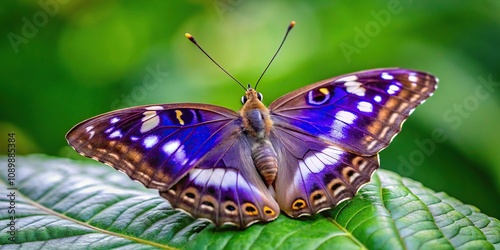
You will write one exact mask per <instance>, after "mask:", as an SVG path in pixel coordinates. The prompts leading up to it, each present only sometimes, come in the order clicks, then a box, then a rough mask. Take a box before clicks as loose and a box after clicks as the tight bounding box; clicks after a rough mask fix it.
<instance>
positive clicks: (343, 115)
mask: <svg viewBox="0 0 500 250" xmlns="http://www.w3.org/2000/svg"><path fill="white" fill-rule="evenodd" d="M335 118H336V119H338V120H341V121H343V122H345V123H348V124H352V123H353V122H354V120H355V119H356V118H357V116H356V115H355V114H353V113H351V112H347V111H343V110H341V111H339V112H337V114H335Z"/></svg>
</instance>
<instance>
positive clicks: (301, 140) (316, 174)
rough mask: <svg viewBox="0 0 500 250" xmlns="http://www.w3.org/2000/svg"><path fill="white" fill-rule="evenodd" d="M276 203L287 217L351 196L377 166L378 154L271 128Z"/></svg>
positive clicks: (367, 179)
mask: <svg viewBox="0 0 500 250" xmlns="http://www.w3.org/2000/svg"><path fill="white" fill-rule="evenodd" d="M270 140H271V142H272V144H273V145H274V148H275V149H276V153H277V154H278V164H279V166H280V168H278V174H277V175H276V181H275V188H276V194H277V195H276V199H277V201H278V204H279V206H280V208H281V210H283V211H284V212H285V213H286V214H288V215H289V216H291V217H300V216H303V215H312V214H316V213H318V212H320V211H322V210H325V209H330V208H332V207H335V205H337V204H338V203H340V202H342V201H344V200H346V199H350V198H352V197H353V196H354V195H355V194H356V193H357V192H358V190H359V189H360V188H361V187H362V186H363V185H364V184H366V183H368V182H369V181H370V178H371V176H372V174H373V172H374V171H375V170H376V169H377V168H378V167H379V162H378V155H373V156H361V155H356V154H354V153H350V152H348V151H346V150H344V149H343V148H342V147H340V146H336V145H332V144H328V143H326V142H323V141H321V140H318V139H317V138H316V137H313V136H310V135H306V134H302V133H298V132H296V131H292V130H283V129H280V128H277V129H275V130H274V131H273V132H272V134H271V138H270Z"/></svg>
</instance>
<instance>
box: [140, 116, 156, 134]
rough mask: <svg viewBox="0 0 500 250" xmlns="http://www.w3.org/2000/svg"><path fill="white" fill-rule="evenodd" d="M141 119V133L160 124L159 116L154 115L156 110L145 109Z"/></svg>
mask: <svg viewBox="0 0 500 250" xmlns="http://www.w3.org/2000/svg"><path fill="white" fill-rule="evenodd" d="M141 121H142V122H143V123H142V125H141V133H146V132H148V131H150V130H151V129H153V128H155V127H156V126H158V124H160V117H158V116H157V115H156V111H146V112H144V117H143V118H142V120H141Z"/></svg>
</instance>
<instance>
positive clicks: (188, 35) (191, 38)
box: [184, 33, 196, 43]
mask: <svg viewBox="0 0 500 250" xmlns="http://www.w3.org/2000/svg"><path fill="white" fill-rule="evenodd" d="M184 36H186V38H187V39H189V40H190V41H191V42H193V43H196V42H195V40H194V37H193V36H192V35H191V34H189V33H186V34H184Z"/></svg>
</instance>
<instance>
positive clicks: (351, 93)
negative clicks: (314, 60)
mask: <svg viewBox="0 0 500 250" xmlns="http://www.w3.org/2000/svg"><path fill="white" fill-rule="evenodd" d="M436 87H437V78H435V77H434V76H432V75H429V74H427V73H423V72H419V71H413V70H407V69H397V68H388V69H375V70H367V71H361V72H356V73H352V74H348V75H343V76H339V77H335V78H331V79H327V80H324V81H321V82H318V83H315V84H312V85H308V86H305V87H303V88H300V89H298V90H295V91H293V92H291V93H289V94H287V95H285V96H282V97H281V98H279V99H277V100H276V101H274V102H273V103H271V105H270V106H269V110H270V111H271V113H272V119H273V121H274V123H275V126H277V127H282V128H285V129H290V130H294V131H297V132H300V133H305V134H310V135H312V136H315V137H317V138H319V139H321V140H323V141H327V142H330V143H333V144H335V145H338V146H340V147H342V148H344V149H346V150H348V151H350V152H354V153H357V154H362V155H374V154H376V153H378V152H379V151H380V150H382V149H384V148H386V147H387V146H388V145H389V143H390V142H391V140H392V138H393V137H394V136H395V135H396V134H397V133H399V131H400V130H401V125H402V123H403V122H404V121H405V120H406V118H407V117H408V116H409V115H410V114H411V112H412V111H413V110H414V109H415V107H416V106H418V105H419V104H421V103H422V102H424V101H425V100H426V99H427V98H428V97H429V96H431V95H432V93H433V92H434V90H435V89H436Z"/></svg>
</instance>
